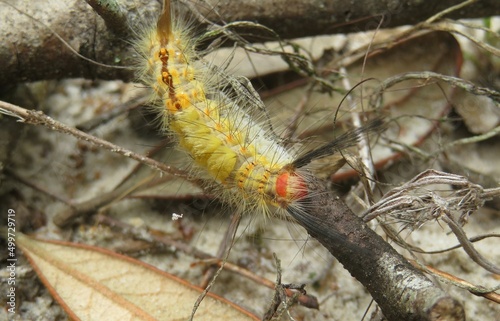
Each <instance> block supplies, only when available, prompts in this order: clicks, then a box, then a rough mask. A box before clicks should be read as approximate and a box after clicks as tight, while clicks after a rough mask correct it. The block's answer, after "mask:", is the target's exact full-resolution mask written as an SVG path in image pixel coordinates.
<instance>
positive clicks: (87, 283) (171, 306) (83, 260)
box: [18, 235, 259, 321]
mask: <svg viewBox="0 0 500 321" xmlns="http://www.w3.org/2000/svg"><path fill="white" fill-rule="evenodd" d="M18 245H19V246H20V248H21V249H22V250H23V252H24V255H26V256H27V257H28V259H29V260H30V262H31V265H32V266H33V268H34V269H35V270H36V272H37V274H38V276H39V277H40V279H41V280H42V282H43V283H44V284H45V286H46V287H47V288H48V289H49V290H50V292H51V293H52V295H53V296H54V298H55V299H56V300H57V301H58V302H59V303H60V304H61V306H62V307H63V308H64V309H65V310H66V312H67V313H68V314H69V315H70V317H71V318H73V319H75V320H89V321H90V320H99V321H103V320H106V321H108V320H109V321H112V320H119V321H129V320H130V321H132V320H136V321H139V320H141V321H142V320H149V321H153V320H155V321H156V320H166V321H167V320H168V321H173V320H188V319H189V317H190V315H191V311H192V309H193V304H194V302H196V300H197V299H198V297H199V295H200V293H201V291H202V290H201V289H199V288H197V287H195V286H193V285H191V284H189V283H187V282H186V281H184V280H182V279H179V278H177V277H175V276H173V275H170V274H168V273H165V272H163V271H160V270H158V269H156V268H154V267H152V266H149V265H147V264H145V263H143V262H140V261H137V260H134V259H132V258H129V257H126V256H123V255H119V254H116V253H113V252H111V251H108V250H105V249H102V248H96V247H91V246H87V245H81V244H74V243H65V242H55V241H41V240H36V239H33V238H30V237H27V236H25V235H19V236H18ZM194 320H241V321H249V320H259V319H258V318H257V317H256V316H254V315H252V314H250V313H249V312H247V311H244V310H243V309H241V308H240V307H238V306H237V305H235V304H233V303H231V302H229V301H227V300H225V299H222V298H220V297H217V296H215V295H212V294H209V295H207V297H205V299H204V300H203V302H202V303H201V305H200V307H199V308H198V311H197V314H196V315H195V317H194Z"/></svg>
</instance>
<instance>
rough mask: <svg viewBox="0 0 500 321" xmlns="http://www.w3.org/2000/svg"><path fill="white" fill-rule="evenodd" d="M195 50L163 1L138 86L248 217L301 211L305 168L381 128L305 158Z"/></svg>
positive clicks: (143, 46)
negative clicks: (225, 86) (226, 87)
mask: <svg viewBox="0 0 500 321" xmlns="http://www.w3.org/2000/svg"><path fill="white" fill-rule="evenodd" d="M195 42H196V40H193V38H192V37H191V35H189V28H188V27H187V26H185V25H183V23H182V21H173V19H172V11H171V8H170V1H164V7H163V11H162V13H161V15H160V17H159V19H158V23H157V25H156V27H155V28H151V30H150V31H148V32H145V33H144V35H143V38H142V39H141V40H140V42H139V46H138V47H137V48H138V50H139V51H140V52H141V54H142V55H143V56H144V58H146V59H144V60H143V61H144V63H143V67H142V68H141V76H140V78H141V79H142V81H143V82H144V83H146V84H148V85H149V86H150V87H151V88H152V89H153V90H154V92H155V94H156V96H157V98H158V99H157V100H158V103H157V107H156V108H157V110H158V112H159V113H160V118H161V119H162V122H163V124H162V125H163V127H165V128H168V130H169V131H170V132H172V133H174V134H175V136H176V137H177V139H178V142H179V145H180V147H181V148H182V149H183V150H184V151H185V152H187V153H188V154H189V155H190V157H191V158H192V159H193V161H194V165H195V166H196V167H197V169H199V170H200V171H201V173H202V174H201V175H202V176H206V177H207V178H209V179H210V180H211V181H213V182H214V183H215V185H216V187H219V188H220V191H221V193H220V197H221V198H222V199H223V200H224V201H227V202H232V200H234V199H237V200H238V205H240V206H241V204H242V203H243V206H244V207H245V209H246V210H248V209H250V210H251V209H259V210H261V212H263V213H265V214H266V215H269V214H270V213H271V210H270V207H274V208H277V209H278V212H283V210H286V209H287V208H288V207H290V206H298V207H300V205H298V204H299V202H297V201H299V200H301V199H304V198H305V196H306V195H307V176H308V174H307V172H306V171H303V170H302V171H301V170H300V169H299V168H300V167H303V166H305V165H307V164H308V163H309V162H310V160H311V159H312V158H319V157H322V156H324V155H327V154H329V153H332V151H334V150H339V149H342V148H344V147H347V146H349V145H352V144H353V143H354V142H355V141H356V140H357V137H358V136H359V134H361V133H362V132H364V131H367V130H372V129H374V128H375V127H376V126H379V125H380V122H379V121H377V122H374V123H372V124H370V125H368V126H367V127H365V128H361V129H360V130H357V131H354V132H351V133H349V134H347V135H343V136H341V137H339V138H338V139H336V140H335V141H333V142H331V143H330V144H328V145H326V146H323V147H322V148H319V149H318V150H315V151H313V152H311V153H309V154H307V155H304V156H302V157H299V156H298V155H297V152H296V151H295V150H293V149H291V148H286V147H284V146H283V145H281V144H280V142H279V141H278V140H277V138H276V137H275V135H274V134H273V133H272V132H270V129H267V128H266V127H265V126H262V125H261V124H259V123H258V122H257V121H255V120H253V119H252V118H251V117H250V116H249V115H248V114H247V113H246V109H245V108H244V107H245V105H248V103H247V102H245V101H244V99H241V98H238V97H231V95H229V94H228V95H226V94H224V93H220V89H219V87H220V86H217V85H218V84H217V79H216V78H217V75H213V74H211V72H212V71H213V70H212V69H209V68H208V67H207V65H206V64H204V63H203V62H202V61H201V60H200V58H199V57H198V56H197V55H196V52H195V51H194V49H193V48H194V47H195ZM242 201H243V202H242Z"/></svg>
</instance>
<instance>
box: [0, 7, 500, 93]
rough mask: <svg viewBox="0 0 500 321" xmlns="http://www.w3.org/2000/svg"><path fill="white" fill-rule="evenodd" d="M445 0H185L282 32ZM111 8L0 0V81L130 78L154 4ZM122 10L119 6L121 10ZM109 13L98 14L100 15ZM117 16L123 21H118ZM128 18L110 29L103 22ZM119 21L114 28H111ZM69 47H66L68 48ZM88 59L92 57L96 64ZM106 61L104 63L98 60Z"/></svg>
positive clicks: (361, 23)
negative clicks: (136, 45)
mask: <svg viewBox="0 0 500 321" xmlns="http://www.w3.org/2000/svg"><path fill="white" fill-rule="evenodd" d="M460 2H461V1H459V0H446V1H430V0H428V1H417V0H413V1H405V2H404V3H403V2H398V1H395V2H394V3H395V4H394V5H391V3H393V2H389V4H388V3H387V2H385V1H373V0H360V1H351V2H346V1H342V0H331V1H323V2H321V3H318V1H304V0H275V1H272V2H265V1H244V0H236V1H233V0H231V1H230V0H206V1H201V0H197V1H186V3H187V4H188V5H189V7H190V8H191V9H195V10H197V11H198V13H199V16H203V17H205V18H206V20H205V21H213V22H215V23H219V24H222V23H223V22H222V21H224V22H225V23H227V22H232V21H237V20H248V21H256V22H259V23H261V24H262V25H265V26H267V27H270V28H272V29H273V30H275V31H276V32H277V34H279V35H280V36H281V37H282V38H296V37H304V36H311V35H318V34H329V33H345V32H356V31H366V30H370V29H374V28H376V27H377V26H378V25H379V24H380V21H381V19H382V17H383V22H382V24H381V25H382V27H383V28H386V27H393V26H399V25H403V24H414V23H417V22H419V21H423V20H425V19H426V18H428V17H430V16H432V15H433V14H436V13H437V12H440V11H441V10H443V9H445V8H448V7H450V6H452V5H455V4H457V3H460ZM119 4H120V5H121V10H118V11H119V12H116V13H115V14H113V13H109V12H106V13H105V14H103V12H100V13H99V14H100V15H98V14H97V13H96V12H95V11H94V10H93V9H92V7H91V6H90V5H89V4H87V3H86V2H84V1H78V0H72V1H50V2H40V1H29V0H17V1H12V0H10V1H8V0H7V1H5V2H0V21H2V24H1V25H0V34H2V35H3V39H2V46H1V47H0V61H2V62H3V64H2V66H1V67H0V87H4V86H7V85H13V84H16V83H19V82H26V81H37V80H43V79H57V78H69V77H85V78H90V79H95V78H99V79H121V80H124V81H130V80H133V79H134V73H133V69H131V68H129V67H130V66H133V65H134V61H135V60H136V58H135V57H136V54H135V53H134V52H133V50H132V49H131V45H130V41H131V40H132V39H133V38H134V34H137V33H138V31H140V29H141V27H140V26H141V25H144V23H145V22H146V21H151V20H152V17H155V16H156V14H157V12H158V11H159V4H158V2H156V1H147V0H121V1H120V2H119ZM123 13H125V14H123ZM498 14H500V5H499V4H498V1H497V0H483V1H478V2H477V3H475V4H472V5H470V6H467V7H466V8H465V9H463V10H459V11H456V12H454V13H452V14H450V16H446V17H449V18H472V17H483V16H492V15H498ZM107 16H108V17H109V16H111V17H113V20H114V21H107V23H106V22H104V20H103V18H102V17H107ZM120 17H123V19H126V20H127V21H125V22H123V23H121V24H120V23H119V22H117V21H116V19H118V18H120ZM116 25H128V26H129V30H128V31H121V32H118V33H119V36H117V35H116V34H115V33H114V32H113V31H112V30H117V28H110V27H109V26H116ZM118 29H120V28H118ZM70 48H71V49H70ZM93 61H95V62H99V63H100V64H101V65H98V64H96V63H94V62H93ZM104 65H107V66H108V67H105V66H104Z"/></svg>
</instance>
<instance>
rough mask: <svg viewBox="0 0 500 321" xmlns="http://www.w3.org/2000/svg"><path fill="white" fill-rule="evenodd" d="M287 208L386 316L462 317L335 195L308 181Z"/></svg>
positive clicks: (450, 301) (455, 306)
mask: <svg viewBox="0 0 500 321" xmlns="http://www.w3.org/2000/svg"><path fill="white" fill-rule="evenodd" d="M309 192H310V193H311V196H309V197H308V198H306V199H305V200H304V209H305V210H304V211H297V210H295V211H294V210H290V211H289V213H290V214H291V215H292V216H293V217H294V218H295V219H296V220H297V221H298V222H299V223H300V224H301V225H302V226H304V227H305V228H306V230H307V231H308V233H309V234H310V235H311V236H312V237H314V238H315V239H317V240H318V241H319V242H320V243H321V244H323V246H325V247H326V248H327V249H328V250H329V251H330V253H332V254H333V255H334V256H335V257H336V258H337V259H338V260H339V262H340V263H342V264H343V265H344V267H345V268H346V269H347V270H348V271H349V272H350V273H351V275H352V276H353V277H355V278H356V279H357V280H358V281H360V282H361V283H362V284H363V285H364V286H365V287H366V289H367V290H368V291H369V292H370V294H371V295H372V297H373V299H374V300H375V301H376V302H377V304H378V305H379V306H380V308H381V310H382V312H383V313H384V316H385V317H386V318H387V319H388V320H394V321H396V320H398V321H399V320H429V321H430V320H440V321H444V320H447V321H451V320H453V321H458V320H465V312H464V310H463V307H462V306H461V305H460V303H459V302H458V301H456V300H455V299H453V298H451V297H450V296H449V295H447V294H446V293H444V292H443V291H442V290H441V289H440V288H439V287H438V286H437V285H435V284H434V283H433V282H432V281H430V280H429V279H428V278H427V277H426V276H425V275H424V274H423V273H422V272H420V271H419V270H417V269H415V268H414V267H413V266H412V265H411V264H410V263H409V262H408V261H407V260H405V259H404V258H403V257H402V256H401V255H400V254H399V253H398V252H396V251H395V250H394V249H393V248H392V247H391V246H390V245H389V244H388V243H387V242H385V241H384V240H383V239H382V238H381V237H380V236H379V235H378V234H376V233H375V232H374V231H373V230H371V229H370V228H369V227H368V226H367V225H366V224H365V223H363V221H362V220H361V219H360V218H359V217H357V216H356V215H354V213H353V212H352V211H351V210H350V209H349V208H348V207H347V206H346V205H345V203H344V202H343V201H342V200H340V199H339V198H338V197H335V196H334V195H333V194H331V193H330V192H329V191H326V190H325V187H324V184H323V183H322V182H320V181H316V180H312V181H311V183H310V184H309Z"/></svg>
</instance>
